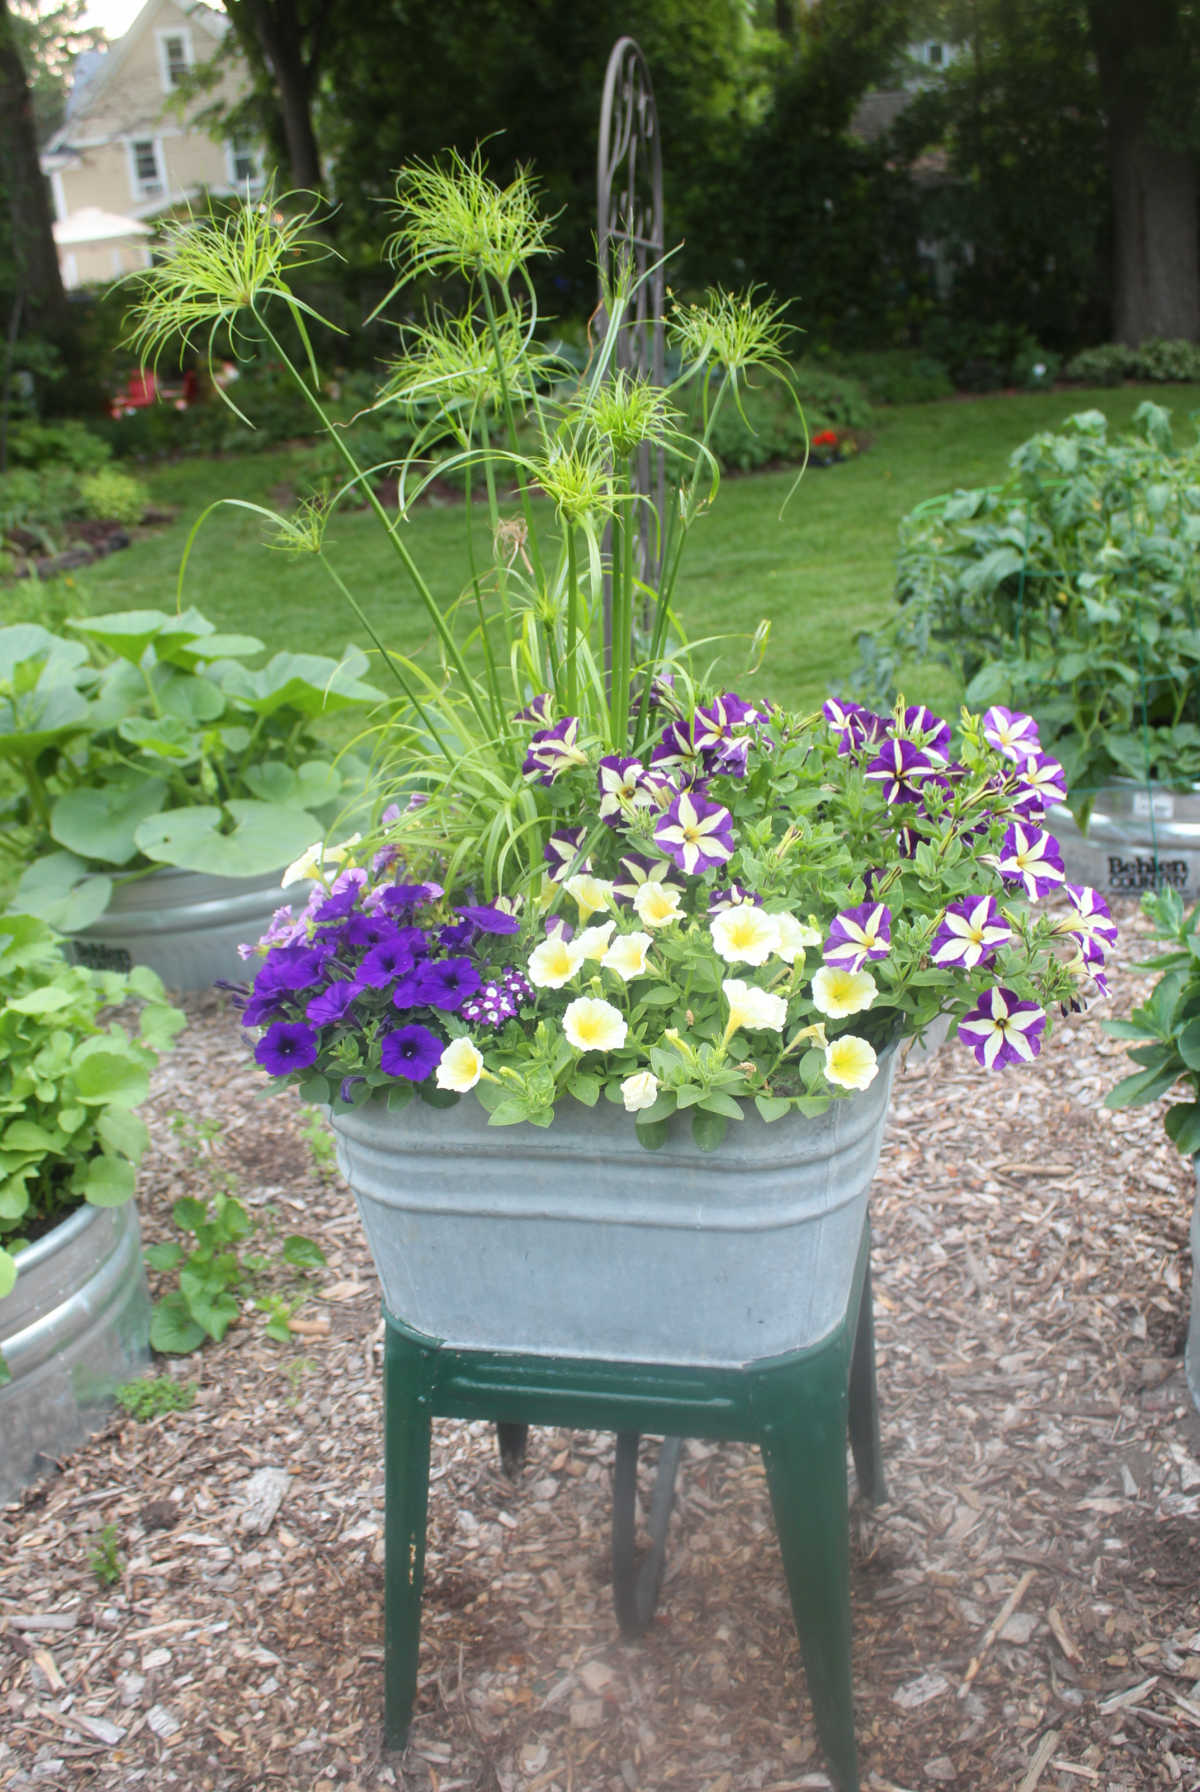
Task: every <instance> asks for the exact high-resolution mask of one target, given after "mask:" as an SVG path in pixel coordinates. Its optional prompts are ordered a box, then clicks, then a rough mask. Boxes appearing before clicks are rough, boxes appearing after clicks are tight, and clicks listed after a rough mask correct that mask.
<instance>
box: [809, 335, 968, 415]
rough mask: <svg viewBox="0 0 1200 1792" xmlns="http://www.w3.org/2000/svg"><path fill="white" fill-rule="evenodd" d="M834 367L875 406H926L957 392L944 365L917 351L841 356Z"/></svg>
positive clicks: (896, 350) (931, 356)
mask: <svg viewBox="0 0 1200 1792" xmlns="http://www.w3.org/2000/svg"><path fill="white" fill-rule="evenodd" d="M833 366H834V367H835V368H836V370H837V371H838V372H839V373H841V374H843V375H848V376H850V377H851V378H853V379H855V380H856V381H858V383H859V384H860V385H861V386H862V387H863V388H864V389H865V391H866V395H867V398H868V399H869V400H870V402H871V403H872V404H926V403H929V402H930V401H931V400H933V399H935V398H949V397H950V395H951V394H952V392H953V391H954V381H953V380H952V379H951V378H950V372H949V369H948V368H947V366H946V364H945V362H944V361H939V360H937V359H936V358H935V357H934V356H933V355H926V354H922V353H920V352H919V351H918V350H915V349H907V348H895V349H880V350H877V351H876V352H875V353H864V354H858V355H838V356H836V357H835V359H834V361H833Z"/></svg>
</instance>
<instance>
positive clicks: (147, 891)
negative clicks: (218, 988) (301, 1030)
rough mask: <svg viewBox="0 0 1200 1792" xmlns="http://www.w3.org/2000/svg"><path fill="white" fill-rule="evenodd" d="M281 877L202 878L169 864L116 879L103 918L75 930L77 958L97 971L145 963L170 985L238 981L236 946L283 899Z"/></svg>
mask: <svg viewBox="0 0 1200 1792" xmlns="http://www.w3.org/2000/svg"><path fill="white" fill-rule="evenodd" d="M281 876H282V871H281V870H280V871H272V872H269V873H268V874H267V875H266V876H263V877H207V876H205V875H204V873H203V872H199V871H177V870H175V869H174V867H173V866H166V867H164V868H163V869H161V870H159V871H152V872H150V873H149V875H148V876H146V877H142V878H137V879H136V880H135V881H134V882H133V883H128V884H120V885H118V886H117V887H116V888H115V889H114V891H113V896H112V901H111V902H110V903H109V906H108V907H107V909H105V911H104V913H103V914H102V915H101V917H100V919H99V920H98V921H96V922H94V923H93V924H92V926H91V927H87V928H84V930H83V931H82V932H81V933H77V934H75V935H74V937H73V941H72V948H73V952H74V957H75V961H76V963H77V964H85V965H88V966H90V967H91V968H92V969H93V970H102V971H127V970H128V969H129V968H130V966H131V965H135V964H146V965H149V966H150V969H151V970H152V971H157V972H158V974H159V976H160V977H161V978H162V980H163V982H164V983H165V984H166V985H167V987H168V988H169V989H185V990H186V989H207V988H209V987H210V985H212V984H213V983H215V982H216V981H217V979H218V978H228V979H230V980H231V981H241V980H243V979H244V978H245V976H246V967H245V965H244V963H243V962H242V960H241V959H240V958H239V957H238V955H237V949H238V946H239V945H241V944H242V942H243V941H253V940H257V939H258V938H260V936H261V935H262V934H263V933H265V931H266V929H267V926H268V925H269V923H270V920H271V916H272V915H273V914H274V912H275V910H276V909H277V908H279V907H281V906H282V905H283V903H285V902H286V901H287V897H286V895H285V894H284V893H283V892H282V891H281V890H280V888H279V879H280V877H281Z"/></svg>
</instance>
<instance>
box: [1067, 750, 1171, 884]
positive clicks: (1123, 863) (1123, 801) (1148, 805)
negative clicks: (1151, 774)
mask: <svg viewBox="0 0 1200 1792" xmlns="http://www.w3.org/2000/svg"><path fill="white" fill-rule="evenodd" d="M1046 826H1047V828H1048V829H1049V830H1050V832H1051V833H1052V834H1053V835H1054V837H1055V839H1056V840H1057V841H1058V843H1059V845H1060V846H1061V847H1062V852H1063V861H1064V863H1065V865H1066V867H1067V876H1068V878H1069V880H1070V881H1071V882H1072V883H1079V884H1090V885H1091V887H1092V888H1093V889H1094V890H1099V891H1101V892H1102V893H1103V894H1105V895H1110V896H1130V895H1140V894H1141V893H1142V892H1143V891H1144V890H1155V889H1158V888H1159V887H1160V885H1162V884H1168V885H1170V886H1171V888H1173V889H1176V890H1178V891H1179V893H1180V895H1182V896H1183V897H1185V898H1187V899H1190V900H1193V901H1194V900H1195V898H1196V895H1197V892H1200V787H1195V788H1193V789H1191V790H1161V789H1159V788H1157V787H1156V786H1153V785H1152V786H1151V787H1150V788H1149V789H1147V788H1146V786H1145V785H1144V784H1136V783H1134V781H1133V780H1132V779H1114V781H1113V783H1112V784H1110V785H1105V787H1104V789H1103V790H1099V791H1097V793H1096V799H1095V802H1094V804H1093V806H1092V812H1091V815H1090V816H1089V818H1088V824H1087V830H1086V832H1083V833H1081V832H1080V829H1079V826H1078V823H1077V822H1076V820H1075V818H1074V816H1073V815H1072V814H1071V811H1070V810H1069V809H1068V808H1066V807H1065V805H1064V804H1062V803H1056V804H1055V805H1054V807H1053V808H1052V809H1051V810H1050V812H1049V815H1048V816H1047V820H1046Z"/></svg>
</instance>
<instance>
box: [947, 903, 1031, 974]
mask: <svg viewBox="0 0 1200 1792" xmlns="http://www.w3.org/2000/svg"><path fill="white" fill-rule="evenodd" d="M1011 938H1012V928H1011V927H1010V926H1009V924H1008V922H1007V921H1006V920H1005V919H1004V916H1003V915H1002V914H1001V913H1000V910H999V908H998V907H997V905H996V898H995V897H994V896H964V897H962V898H961V900H960V901H958V902H951V903H950V904H948V906H947V908H946V912H945V914H944V915H943V916H942V919H941V921H940V922H939V924H938V930H937V932H936V933H935V934H934V936H933V939H932V940H931V941H930V945H929V956H930V958H931V959H932V960H933V962H934V964H939V965H959V966H961V967H962V969H963V970H965V971H972V970H974V968H975V966H976V965H977V964H986V963H987V962H988V960H989V959H992V958H994V957H995V956H996V953H997V952H998V951H999V950H1000V947H1001V946H1003V945H1005V944H1006V943H1007V942H1008V941H1009V940H1010V939H1011Z"/></svg>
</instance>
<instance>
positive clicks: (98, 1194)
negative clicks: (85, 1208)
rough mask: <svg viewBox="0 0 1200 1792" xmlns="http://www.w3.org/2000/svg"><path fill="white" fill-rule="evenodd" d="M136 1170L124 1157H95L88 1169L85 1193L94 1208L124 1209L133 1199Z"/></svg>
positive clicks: (84, 1184)
mask: <svg viewBox="0 0 1200 1792" xmlns="http://www.w3.org/2000/svg"><path fill="white" fill-rule="evenodd" d="M135 1181H136V1178H135V1175H134V1168H133V1165H132V1164H131V1163H128V1162H127V1161H126V1160H125V1158H123V1157H93V1158H92V1159H91V1161H90V1162H89V1163H88V1165H87V1167H86V1175H85V1176H84V1178H83V1192H84V1195H85V1196H86V1198H87V1201H88V1203H89V1205H90V1206H92V1207H123V1206H124V1205H125V1203H126V1201H130V1200H132V1199H133V1191H134V1186H135Z"/></svg>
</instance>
